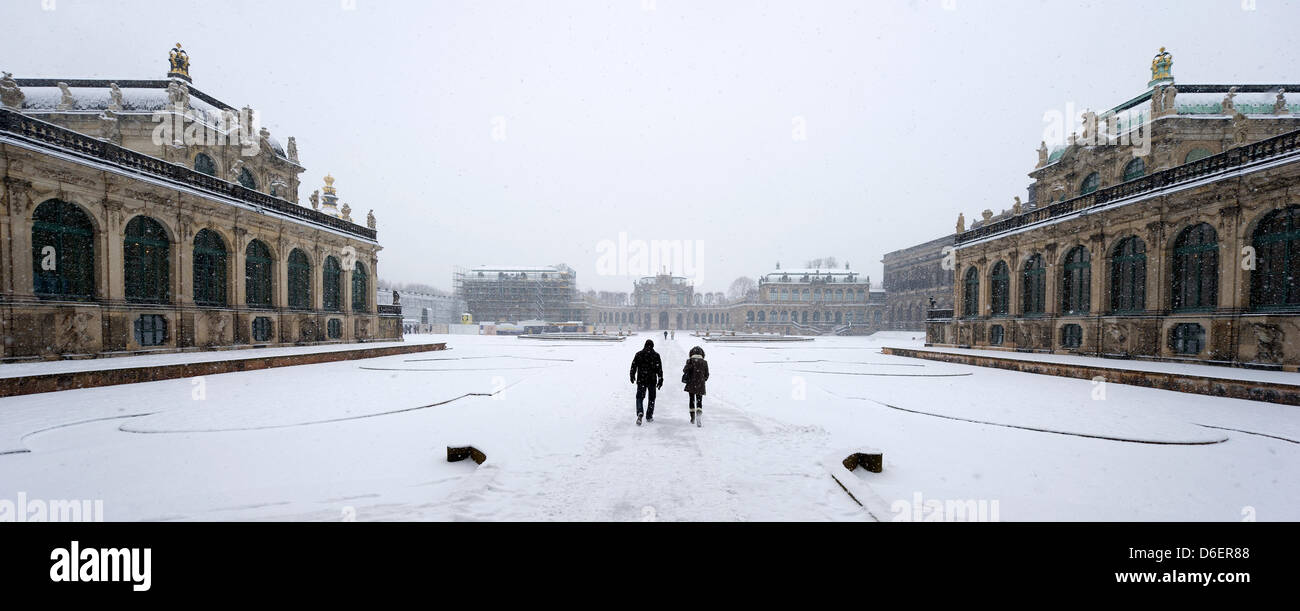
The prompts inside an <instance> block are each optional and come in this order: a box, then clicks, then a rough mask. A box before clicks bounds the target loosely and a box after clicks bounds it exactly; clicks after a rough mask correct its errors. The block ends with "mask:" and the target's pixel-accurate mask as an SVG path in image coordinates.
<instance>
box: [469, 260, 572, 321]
mask: <svg viewBox="0 0 1300 611" xmlns="http://www.w3.org/2000/svg"><path fill="white" fill-rule="evenodd" d="M452 290H453V292H454V293H455V295H456V297H457V298H459V299H460V300H461V301H463V302H464V303H465V309H466V311H468V312H469V313H470V314H472V315H473V317H474V320H475V321H477V322H520V321H524V320H543V321H568V320H574V314H575V313H577V314H578V318H581V311H582V306H581V302H580V298H579V295H578V284H577V273H576V272H574V271H573V268H570V267H569V266H567V265H563V264H560V265H547V266H493V265H482V266H478V267H473V268H464V267H456V268H454V269H453V271H452Z"/></svg>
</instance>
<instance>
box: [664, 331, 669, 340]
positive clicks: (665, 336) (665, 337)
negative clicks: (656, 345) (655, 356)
mask: <svg viewBox="0 0 1300 611" xmlns="http://www.w3.org/2000/svg"><path fill="white" fill-rule="evenodd" d="M664 339H668V332H667V331H664Z"/></svg>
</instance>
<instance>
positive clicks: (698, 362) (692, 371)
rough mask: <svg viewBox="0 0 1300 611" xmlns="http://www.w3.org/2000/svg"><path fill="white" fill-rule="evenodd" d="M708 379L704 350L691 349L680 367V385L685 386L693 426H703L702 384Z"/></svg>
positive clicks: (707, 365) (707, 363)
mask: <svg viewBox="0 0 1300 611" xmlns="http://www.w3.org/2000/svg"><path fill="white" fill-rule="evenodd" d="M708 379H709V362H708V361H706V360H704V349H703V348H700V347H699V346H696V347H694V348H691V351H690V358H688V359H686V366H685V367H682V383H683V384H685V385H686V387H685V388H683V389H682V390H685V391H686V392H687V400H688V401H689V406H690V410H691V422H693V423H694V424H695V426H704V424H703V422H702V417H703V416H704V383H705V382H706V381H707V380H708Z"/></svg>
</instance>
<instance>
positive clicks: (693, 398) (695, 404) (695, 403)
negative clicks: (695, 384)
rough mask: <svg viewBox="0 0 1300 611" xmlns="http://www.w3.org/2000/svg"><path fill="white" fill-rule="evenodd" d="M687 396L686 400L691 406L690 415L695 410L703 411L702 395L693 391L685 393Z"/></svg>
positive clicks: (693, 413)
mask: <svg viewBox="0 0 1300 611" xmlns="http://www.w3.org/2000/svg"><path fill="white" fill-rule="evenodd" d="M687 397H688V400H689V401H690V408H691V415H692V416H694V415H695V413H696V412H702V411H704V395H697V394H695V393H687Z"/></svg>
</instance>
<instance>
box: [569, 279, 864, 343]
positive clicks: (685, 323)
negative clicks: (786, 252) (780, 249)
mask: <svg viewBox="0 0 1300 611" xmlns="http://www.w3.org/2000/svg"><path fill="white" fill-rule="evenodd" d="M587 307H588V308H589V311H588V314H587V316H586V320H589V321H591V323H592V324H594V325H595V326H596V327H597V328H604V329H622V330H660V329H663V330H669V329H671V330H678V329H681V330H694V331H700V332H720V331H738V332H746V333H784V334H790V335H828V334H866V333H871V332H874V331H876V330H878V329H881V328H883V325H884V323H885V316H884V312H885V295H884V292H883V291H881V290H879V289H877V290H872V288H871V279H870V278H868V277H866V276H864V275H861V274H858V273H857V272H855V271H852V270H850V269H849V268H848V267H847V265H846V266H845V267H844V268H842V269H840V268H836V269H784V270H783V269H781V266H780V264H779V263H778V264H777V268H776V269H775V270H774V271H771V272H768V273H766V274H763V275H762V276H760V277H759V280H758V289H757V291H755V292H754V293H753V294H752V295H750V296H749V297H747V298H744V299H741V300H739V301H733V302H727V301H726V300H725V299H723V297H722V295H721V294H719V293H696V292H695V288H694V286H693V285H692V284H691V282H690V280H689V279H687V278H683V277H681V276H673V275H671V274H659V275H656V276H646V277H644V278H641V279H639V280H637V281H636V282H635V283H634V284H633V292H632V298H631V299H630V300H620V299H616V298H610V297H606V298H604V299H601V300H599V301H596V302H593V303H589V304H588V306H587Z"/></svg>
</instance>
